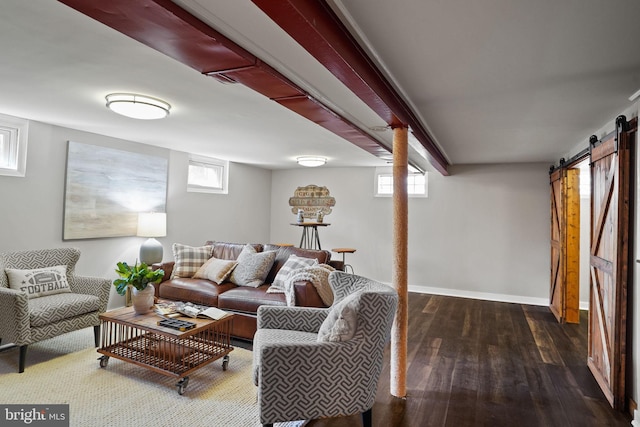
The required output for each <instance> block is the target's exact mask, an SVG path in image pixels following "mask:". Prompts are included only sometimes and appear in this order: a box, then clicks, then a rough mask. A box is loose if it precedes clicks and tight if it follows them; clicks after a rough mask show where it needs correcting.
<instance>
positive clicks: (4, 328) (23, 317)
mask: <svg viewBox="0 0 640 427" xmlns="http://www.w3.org/2000/svg"><path fill="white" fill-rule="evenodd" d="M29 328H30V324H29V299H28V297H27V294H26V293H25V292H22V291H17V290H15V289H9V288H4V287H0V338H1V339H2V341H3V344H8V343H14V344H17V345H23V344H28V343H29V342H30V337H31V331H30V329H29Z"/></svg>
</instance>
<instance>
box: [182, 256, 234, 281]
mask: <svg viewBox="0 0 640 427" xmlns="http://www.w3.org/2000/svg"><path fill="white" fill-rule="evenodd" d="M237 265H238V262H237V261H233V260H227V259H218V258H215V257H211V258H210V259H209V261H207V262H205V263H204V264H202V267H200V269H199V270H198V271H196V274H194V275H193V278H194V279H207V280H212V281H214V282H216V283H218V284H220V283H222V282H224V281H225V280H226V279H227V278H228V277H229V276H230V275H231V272H232V271H233V269H234V268H236V266H237Z"/></svg>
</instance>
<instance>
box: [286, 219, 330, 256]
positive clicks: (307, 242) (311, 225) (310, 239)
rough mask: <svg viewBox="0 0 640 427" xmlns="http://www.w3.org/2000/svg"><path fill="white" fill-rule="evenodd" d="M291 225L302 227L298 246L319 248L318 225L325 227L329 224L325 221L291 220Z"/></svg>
mask: <svg viewBox="0 0 640 427" xmlns="http://www.w3.org/2000/svg"><path fill="white" fill-rule="evenodd" d="M291 225H297V226H298V227H302V237H300V245H299V246H300V247H301V248H304V249H318V250H321V249H322V246H320V236H319V235H318V227H327V226H329V225H331V224H327V223H326V222H292V223H291Z"/></svg>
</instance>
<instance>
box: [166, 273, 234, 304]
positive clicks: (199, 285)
mask: <svg viewBox="0 0 640 427" xmlns="http://www.w3.org/2000/svg"><path fill="white" fill-rule="evenodd" d="M235 287H236V285H234V284H233V283H230V282H225V283H222V284H219V285H218V284H216V283H213V282H212V281H210V280H206V279H187V278H176V279H171V280H167V281H166V282H162V283H161V284H160V289H159V291H158V296H159V297H160V298H166V299H170V300H174V301H191V302H192V303H194V304H201V305H208V306H213V307H217V306H218V297H219V295H220V294H222V293H223V292H225V291H228V290H229V289H233V288H235Z"/></svg>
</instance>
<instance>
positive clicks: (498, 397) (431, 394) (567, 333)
mask: <svg viewBox="0 0 640 427" xmlns="http://www.w3.org/2000/svg"><path fill="white" fill-rule="evenodd" d="M408 335H409V343H408V346H407V347H408V358H407V365H408V375H407V397H406V399H398V398H395V397H393V396H391V395H390V394H389V366H388V364H389V351H388V349H387V351H386V352H385V368H384V369H383V372H382V377H381V378H380V383H379V385H378V393H377V397H376V403H375V405H374V407H373V425H374V426H377V427H407V426H412V427H413V426H420V427H423V426H451V427H460V426H487V427H494V426H505V427H507V426H509V427H511V426H517V427H529V426H531V427H538V426H539V427H553V426H558V427H565V426H576V427H577V426H580V427H585V426H628V425H629V420H628V418H627V417H626V416H625V415H624V414H622V413H620V412H617V411H614V410H613V409H611V407H610V405H609V403H608V402H607V400H606V399H605V397H604V395H603V394H602V392H601V391H600V389H599V388H598V385H597V383H596V382H595V379H594V378H593V376H592V375H591V373H590V372H589V370H588V368H587V366H586V360H587V313H586V312H584V311H583V312H581V313H580V324H559V323H558V322H557V321H556V320H555V318H554V317H553V314H552V313H551V311H550V310H549V309H548V308H547V307H538V306H527V305H520V304H508V303H499V302H492V301H481V300H471V299H464V298H455V297H445V296H438V295H424V294H415V293H410V294H409V330H408ZM307 425H308V426H309V427H346V426H360V425H362V424H361V420H360V417H359V416H358V415H353V416H350V417H341V418H330V419H321V420H313V421H310V422H308V423H307Z"/></svg>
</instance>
